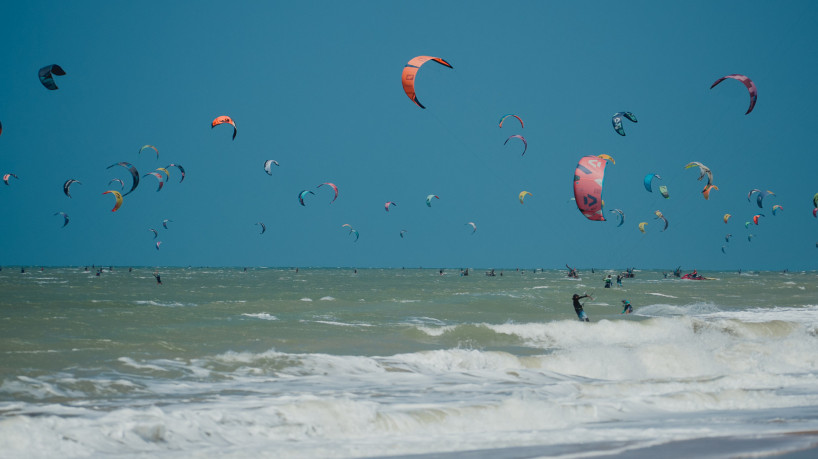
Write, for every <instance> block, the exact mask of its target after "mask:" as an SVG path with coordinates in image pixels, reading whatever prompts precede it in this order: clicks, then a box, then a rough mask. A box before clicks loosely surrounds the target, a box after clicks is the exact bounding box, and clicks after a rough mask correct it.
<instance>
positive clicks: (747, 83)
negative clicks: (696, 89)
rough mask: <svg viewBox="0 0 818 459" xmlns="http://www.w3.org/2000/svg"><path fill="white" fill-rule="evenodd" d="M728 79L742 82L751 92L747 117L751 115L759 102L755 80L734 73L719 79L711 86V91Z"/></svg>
mask: <svg viewBox="0 0 818 459" xmlns="http://www.w3.org/2000/svg"><path fill="white" fill-rule="evenodd" d="M728 78H732V79H734V80H738V81H741V82H742V83H744V86H746V87H747V91H749V92H750V108H748V109H747V112H746V113H745V115H749V114H750V112H751V111H753V107H755V106H756V101H757V100H758V89H757V88H756V85H755V83H753V80H751V79H749V78H747V76H745V75H739V74H737V73H734V74H732V75H727V76H723V77H721V78H719V79H718V80H716V82H715V83H713V84H712V85H710V89H713V88H714V87H715V86H716V85H717V84H719V83H721V82H722V81H724V80H726V79H728Z"/></svg>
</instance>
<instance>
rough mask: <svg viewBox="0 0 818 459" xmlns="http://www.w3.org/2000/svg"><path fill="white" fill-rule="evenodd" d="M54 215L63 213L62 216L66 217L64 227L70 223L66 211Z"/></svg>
mask: <svg viewBox="0 0 818 459" xmlns="http://www.w3.org/2000/svg"><path fill="white" fill-rule="evenodd" d="M54 215H62V217H63V218H64V219H65V221H64V222H63V224H62V227H63V228H65V225H67V224H68V214H67V213H65V212H57V213H55V214H54Z"/></svg>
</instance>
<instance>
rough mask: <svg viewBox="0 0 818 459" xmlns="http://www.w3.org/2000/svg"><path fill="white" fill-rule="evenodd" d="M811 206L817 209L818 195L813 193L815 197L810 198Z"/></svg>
mask: <svg viewBox="0 0 818 459" xmlns="http://www.w3.org/2000/svg"><path fill="white" fill-rule="evenodd" d="M812 205H813V206H814V207H816V208H818V193H815V196H813V197H812Z"/></svg>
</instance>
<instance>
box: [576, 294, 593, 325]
mask: <svg viewBox="0 0 818 459" xmlns="http://www.w3.org/2000/svg"><path fill="white" fill-rule="evenodd" d="M583 298H591V296H590V295H587V294H586V295H582V296H579V295H578V294H576V293H574V296H573V297H572V298H571V299H572V300H573V301H574V311H575V312H576V313H577V317H579V320H580V321H582V322H590V321H591V319H589V318H588V315H587V314H585V311H584V310H583V309H582V303H580V302H579V300H581V299H583ZM591 299H593V298H591Z"/></svg>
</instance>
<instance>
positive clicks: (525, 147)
mask: <svg viewBox="0 0 818 459" xmlns="http://www.w3.org/2000/svg"><path fill="white" fill-rule="evenodd" d="M512 137H516V138H518V139H520V140H522V141H523V155H524V154H525V152H526V150H528V142H526V141H525V137H523V136H521V135H520V134H514V135H511V136H509V137H508V138H507V139H506V141H505V142H503V145H505V144H507V143H508V141H509V140H511V138H512Z"/></svg>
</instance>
